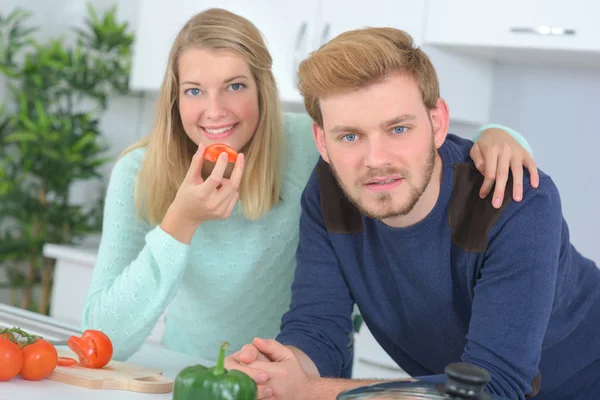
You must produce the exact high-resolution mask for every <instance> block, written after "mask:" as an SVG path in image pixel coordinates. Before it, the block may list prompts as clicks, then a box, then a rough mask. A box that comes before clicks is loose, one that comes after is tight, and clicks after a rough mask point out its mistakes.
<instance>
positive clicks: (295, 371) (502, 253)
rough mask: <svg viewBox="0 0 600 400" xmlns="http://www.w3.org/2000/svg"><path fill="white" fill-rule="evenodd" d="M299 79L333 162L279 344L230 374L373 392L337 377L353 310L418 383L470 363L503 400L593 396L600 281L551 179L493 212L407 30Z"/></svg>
mask: <svg viewBox="0 0 600 400" xmlns="http://www.w3.org/2000/svg"><path fill="white" fill-rule="evenodd" d="M299 75H300V88H301V91H302V94H303V95H304V98H305V105H306V108H307V110H308V112H309V114H310V115H311V117H312V118H313V120H314V121H315V125H314V136H315V141H316V143H317V147H318V149H319V151H320V153H321V155H322V161H321V162H320V163H319V164H318V166H317V167H316V169H315V171H314V173H313V176H312V177H311V179H310V181H309V183H308V185H307V187H306V190H305V193H304V195H303V199H302V217H301V223H300V244H299V248H298V252H297V270H296V276H295V281H294V284H293V287H292V302H291V305H290V310H289V312H288V313H287V314H286V315H285V316H284V317H283V320H282V330H281V333H280V335H279V336H278V337H277V341H273V340H267V341H265V340H261V339H257V340H255V341H254V342H253V344H252V345H247V346H245V347H244V349H242V351H241V352H238V353H236V354H234V355H232V356H231V357H230V358H229V359H228V362H227V367H228V368H237V369H241V370H243V371H245V372H247V373H248V374H249V375H251V376H252V377H253V378H254V379H255V380H256V381H257V383H258V384H259V393H260V396H259V398H268V397H269V396H271V395H274V397H275V398H276V399H277V400H288V399H300V400H305V399H306V400H308V399H310V400H313V399H314V400H316V399H335V396H336V395H337V394H338V393H340V392H341V391H343V390H345V389H349V388H352V387H356V386H362V385H365V384H368V383H374V382H368V381H351V380H340V379H331V377H338V376H339V374H340V371H341V369H342V368H343V367H344V366H345V365H347V364H348V363H349V362H350V360H351V357H352V356H351V353H350V351H349V335H350V333H351V331H352V324H351V320H350V316H351V313H352V309H353V305H354V304H357V305H358V308H359V309H360V311H361V314H362V316H363V318H364V320H365V322H366V324H367V326H368V327H369V329H370V331H371V332H372V334H373V336H374V337H375V338H376V339H377V341H378V342H379V343H380V344H381V346H382V347H383V348H384V349H385V350H386V351H387V353H388V354H389V355H390V356H391V357H392V358H393V359H394V360H395V361H396V362H397V363H398V365H400V366H401V367H402V368H403V369H404V370H406V371H407V372H408V373H409V374H411V376H414V377H415V378H416V379H417V380H422V381H428V382H443V381H444V380H445V377H444V375H443V371H444V367H445V366H446V365H447V364H449V363H452V362H457V361H466V362H470V363H473V364H476V365H478V366H480V367H482V368H484V369H486V370H487V371H488V372H489V373H490V375H491V381H490V383H489V384H488V385H487V387H486V391H488V392H489V393H491V394H495V395H498V396H502V397H504V398H508V399H523V398H526V397H532V396H536V399H540V400H545V399H567V398H568V399H570V400H575V399H590V398H594V397H595V396H597V393H598V392H599V391H600V300H599V299H600V270H599V269H598V268H597V267H596V265H595V264H594V263H593V262H592V261H590V260H588V259H586V258H584V257H583V256H582V255H580V254H579V253H578V252H577V251H576V249H575V248H574V247H573V246H572V245H571V243H570V242H569V231H568V227H567V224H566V222H565V220H564V219H563V215H562V211H561V204H560V197H559V193H558V191H557V189H556V186H555V185H554V184H553V182H552V180H551V178H550V177H548V176H547V175H545V174H543V173H540V187H539V188H538V189H535V190H534V189H532V188H531V187H529V186H528V185H527V184H526V185H525V190H524V197H523V200H522V201H520V202H513V201H511V198H510V195H505V198H504V202H503V205H502V207H501V208H500V209H495V208H494V207H493V206H492V205H491V203H490V201H489V200H482V199H481V198H480V197H479V195H478V187H479V186H480V185H481V181H482V179H483V178H482V177H481V175H480V174H479V173H478V172H477V170H476V169H475V167H474V166H473V165H472V162H471V161H470V158H469V149H470V147H471V142H469V141H467V140H463V139H461V138H459V137H456V136H453V135H448V133H447V130H448V123H449V111H448V106H447V105H446V103H445V102H444V100H442V99H441V98H440V94H439V87H438V81H437V77H436V74H435V71H434V68H433V66H432V65H431V63H430V61H429V59H428V57H427V56H426V55H425V54H424V53H423V52H422V51H421V50H419V49H415V48H414V46H413V43H412V39H411V38H410V36H408V35H407V34H405V33H404V32H403V31H400V30H396V29H391V28H369V29H363V30H357V31H351V32H347V33H344V34H342V35H340V36H338V37H337V38H335V39H334V40H332V41H331V42H330V43H329V44H327V45H325V46H323V47H322V48H321V49H320V50H318V51H317V52H315V53H313V54H312V55H311V56H310V57H309V58H308V59H307V60H306V61H304V62H303V63H302V65H301V67H300V74H299ZM509 186H510V183H509ZM507 189H508V190H507V191H506V193H507V194H509V193H510V192H511V191H510V189H509V187H507ZM326 377H327V378H326Z"/></svg>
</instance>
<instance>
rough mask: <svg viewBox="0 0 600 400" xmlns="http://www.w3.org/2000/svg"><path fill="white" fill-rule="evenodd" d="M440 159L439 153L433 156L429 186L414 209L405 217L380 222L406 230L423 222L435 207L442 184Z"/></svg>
mask: <svg viewBox="0 0 600 400" xmlns="http://www.w3.org/2000/svg"><path fill="white" fill-rule="evenodd" d="M442 171H443V168H442V157H441V156H440V154H439V153H437V154H436V156H435V166H434V167H433V173H432V174H431V179H430V180H429V184H428V185H427V187H426V188H425V191H424V192H423V194H422V195H421V198H420V199H419V201H418V202H417V204H415V206H414V208H413V209H412V211H411V212H410V213H408V214H407V215H403V216H399V217H392V218H387V219H384V220H382V222H383V223H384V224H386V225H387V226H391V227H392V228H407V227H409V226H412V225H415V224H417V223H419V222H420V221H422V220H424V219H425V218H426V217H427V216H428V215H429V213H430V212H431V211H432V210H433V208H434V207H435V204H436V203H437V200H438V198H439V197H440V187H441V184H442Z"/></svg>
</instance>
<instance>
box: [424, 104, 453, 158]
mask: <svg viewBox="0 0 600 400" xmlns="http://www.w3.org/2000/svg"><path fill="white" fill-rule="evenodd" d="M429 119H430V120H431V126H432V128H433V142H434V144H435V148H436V149H439V148H440V147H441V146H442V144H444V141H445V140H446V136H447V135H448V127H449V125H450V110H449V108H448V104H446V102H445V101H444V99H442V98H441V97H440V98H439V99H437V102H436V104H435V107H434V108H432V109H431V110H429Z"/></svg>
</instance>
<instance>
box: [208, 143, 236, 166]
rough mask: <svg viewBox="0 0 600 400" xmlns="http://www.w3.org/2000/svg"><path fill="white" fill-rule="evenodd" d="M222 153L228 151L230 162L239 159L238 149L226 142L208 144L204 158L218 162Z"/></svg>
mask: <svg viewBox="0 0 600 400" xmlns="http://www.w3.org/2000/svg"><path fill="white" fill-rule="evenodd" d="M221 153H227V161H228V162H235V160H237V155H238V153H237V151H235V150H234V149H232V148H231V147H229V146H227V145H226V144H221V143H217V144H211V145H210V146H208V147H207V148H206V150H205V151H204V159H205V160H208V161H212V162H214V163H216V162H217V159H218V158H219V155H220V154H221Z"/></svg>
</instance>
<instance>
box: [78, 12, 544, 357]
mask: <svg viewBox="0 0 600 400" xmlns="http://www.w3.org/2000/svg"><path fill="white" fill-rule="evenodd" d="M271 63H272V60H271V56H270V54H269V51H268V50H267V47H266V45H265V43H264V41H263V39H262V37H261V35H260V33H259V31H258V30H257V28H256V27H255V26H254V25H252V24H251V23H250V22H249V21H247V20H246V19H244V18H241V17H239V16H237V15H235V14H232V13H229V12H227V11H224V10H219V9H211V10H207V11H205V12H202V13H200V14H197V15H195V16H194V17H192V18H191V19H190V20H189V21H188V22H187V23H186V25H185V26H184V27H183V28H182V29H181V31H180V32H179V35H178V36H177V38H176V39H175V41H174V43H173V46H172V49H171V52H170V55H169V62H168V67H167V70H166V73H165V77H164V81H163V84H162V87H161V89H160V92H159V95H158V102H157V108H156V120H155V123H154V127H153V130H152V132H151V133H150V134H149V135H148V136H147V137H146V138H145V139H143V140H142V141H141V142H139V143H136V144H135V145H133V146H132V147H131V148H129V149H127V150H126V151H125V152H124V155H123V156H122V158H120V160H119V161H118V162H117V164H116V165H115V167H114V169H113V171H112V174H111V178H110V183H109V187H108V192H107V195H106V206H105V211H104V224H103V232H102V240H101V244H100V248H99V253H98V257H97V261H96V265H95V268H94V273H93V279H92V282H91V287H90V290H89V294H88V298H87V300H86V302H85V307H84V311H83V328H84V329H87V328H94V329H100V330H102V331H104V332H106V333H107V334H108V335H109V336H110V337H111V339H112V341H113V344H114V350H115V352H114V358H115V359H117V360H124V359H127V358H129V357H130V356H131V355H132V354H133V353H135V352H136V351H137V350H138V349H139V348H140V347H141V346H142V344H143V343H144V340H145V339H146V337H147V336H148V335H149V334H150V333H151V331H152V329H153V327H154V326H155V324H156V322H157V320H158V318H159V317H160V316H161V314H163V312H165V310H166V309H167V307H169V311H168V313H167V316H166V320H165V332H164V335H163V339H162V343H163V344H164V345H165V346H166V347H168V348H170V349H173V350H176V351H180V352H184V353H189V354H192V355H195V356H199V357H203V358H206V359H211V360H213V359H214V358H215V356H216V353H217V349H218V346H219V343H220V342H221V341H222V340H228V341H229V342H230V343H231V350H232V351H235V350H237V349H239V348H240V347H241V346H242V345H243V344H244V343H248V342H250V341H251V340H252V338H254V337H256V336H260V337H275V336H276V335H277V333H278V332H279V323H280V318H281V316H282V315H283V313H284V312H285V311H286V310H287V308H288V305H289V301H290V291H291V288H290V286H291V282H292V278H293V275H294V269H295V259H294V258H295V252H296V245H297V243H298V221H299V217H300V196H301V193H302V191H303V190H304V187H305V185H306V183H307V181H308V178H309V176H310V174H311V172H312V170H313V168H314V166H315V165H316V163H317V161H318V154H319V153H318V152H317V149H316V147H315V145H314V142H313V140H312V134H311V133H312V120H311V119H310V118H309V117H308V116H307V115H304V114H288V113H282V111H281V110H280V105H279V99H278V93H277V87H276V84H275V81H274V78H273V74H272V72H271ZM511 134H513V135H515V136H516V137H517V139H520V138H519V137H518V134H517V133H513V132H512V131H511ZM212 143H225V144H227V145H229V146H231V147H232V148H234V149H235V150H236V151H239V152H240V155H239V156H238V158H237V161H236V163H235V167H234V168H233V172H232V173H231V176H230V177H229V178H224V177H223V174H224V171H225V169H226V167H227V160H226V159H225V160H224V159H220V160H219V161H217V163H216V165H215V166H214V170H212V172H211V171H210V170H209V168H207V164H206V163H204V161H203V154H204V150H205V148H206V146H207V145H209V144H212ZM485 143H489V146H486V145H485ZM507 144H508V145H509V146H508V147H507V146H506V145H507ZM478 145H479V146H478V147H474V149H477V154H478V157H477V160H476V161H477V164H478V165H480V170H482V171H483V170H484V168H485V169H487V171H488V172H490V171H492V173H491V176H492V177H495V175H496V166H498V168H497V174H498V176H501V175H502V174H508V170H509V168H508V165H509V164H511V163H512V166H513V168H512V170H513V174H515V176H516V174H519V173H521V174H522V164H523V162H524V163H525V164H528V165H529V166H530V167H533V168H534V169H535V164H534V163H533V162H532V160H531V157H530V156H529V153H527V152H526V151H524V150H523V149H522V147H521V146H519V145H518V143H517V142H516V141H515V140H513V139H512V138H511V136H509V135H507V134H506V133H504V132H503V131H501V130H498V129H496V130H494V129H491V130H488V131H487V132H486V133H485V134H484V135H482V138H481V141H479V142H478ZM479 149H481V150H482V151H479ZM500 149H504V152H501V151H498V150H500ZM486 153H488V154H490V155H491V156H489V157H486V158H485V161H486V163H487V164H488V165H487V166H484V165H483V164H484V163H483V157H482V156H481V154H486ZM515 166H517V168H515ZM490 181H491V182H493V179H491V180H488V182H490ZM515 181H517V182H520V180H519V179H515ZM497 186H498V187H499V189H502V190H503V189H504V184H498V185H497ZM483 190H484V191H486V190H488V191H489V187H488V188H487V189H486V188H484V189H483Z"/></svg>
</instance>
